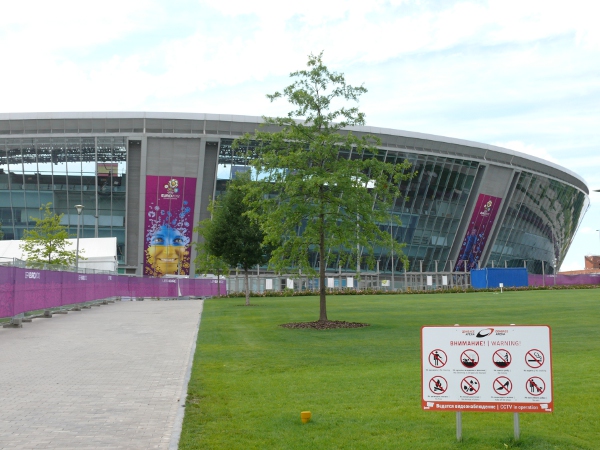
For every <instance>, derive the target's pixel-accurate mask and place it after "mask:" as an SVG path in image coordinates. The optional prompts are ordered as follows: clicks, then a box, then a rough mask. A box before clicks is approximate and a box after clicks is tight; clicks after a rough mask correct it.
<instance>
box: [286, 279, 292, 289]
mask: <svg viewBox="0 0 600 450" xmlns="http://www.w3.org/2000/svg"><path fill="white" fill-rule="evenodd" d="M286 287H287V288H288V289H294V279H293V278H288V279H287V281H286Z"/></svg>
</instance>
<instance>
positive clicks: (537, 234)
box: [488, 172, 589, 274]
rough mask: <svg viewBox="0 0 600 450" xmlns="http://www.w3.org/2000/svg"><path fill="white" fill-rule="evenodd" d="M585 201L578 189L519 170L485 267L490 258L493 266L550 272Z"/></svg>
mask: <svg viewBox="0 0 600 450" xmlns="http://www.w3.org/2000/svg"><path fill="white" fill-rule="evenodd" d="M588 204H589V200H588V198H587V197H586V195H585V194H584V193H583V192H581V191H579V190H578V189H575V188H573V187H571V186H568V185H566V184H564V183H560V182H558V181H556V180H551V179H548V178H546V177H542V176H539V175H535V174H532V173H526V172H522V173H521V175H520V177H519V181H518V184H517V187H516V189H515V192H514V195H513V197H512V199H511V201H510V204H509V207H508V211H507V214H506V217H505V218H504V221H503V222H502V224H501V227H500V232H499V234H498V238H497V239H496V242H495V244H494V246H493V248H492V253H491V256H490V259H489V261H488V267H491V266H492V261H493V262H494V264H495V266H496V267H504V266H506V267H527V269H528V271H529V272H530V273H542V272H544V273H550V274H552V273H554V270H555V267H556V266H557V265H558V266H560V263H561V262H562V260H563V259H564V257H565V255H566V253H567V250H568V248H569V245H570V244H571V239H572V238H573V236H574V235H575V231H576V230H577V226H578V225H579V222H580V221H581V219H582V216H583V213H584V212H585V211H586V209H587V206H588ZM542 261H544V267H542Z"/></svg>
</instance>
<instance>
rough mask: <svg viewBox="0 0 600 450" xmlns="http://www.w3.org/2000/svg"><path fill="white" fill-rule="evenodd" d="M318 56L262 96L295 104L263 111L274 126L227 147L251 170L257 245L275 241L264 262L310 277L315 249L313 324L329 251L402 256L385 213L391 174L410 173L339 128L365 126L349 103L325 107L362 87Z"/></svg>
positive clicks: (354, 96) (322, 316) (392, 190)
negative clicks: (278, 112)
mask: <svg viewBox="0 0 600 450" xmlns="http://www.w3.org/2000/svg"><path fill="white" fill-rule="evenodd" d="M322 55H323V54H322V53H321V54H319V55H317V56H314V55H312V54H311V55H310V56H309V58H308V68H307V69H306V70H300V71H297V72H293V73H291V74H290V76H291V77H293V78H296V81H294V82H293V83H292V84H291V85H289V86H287V87H286V88H285V89H284V90H283V92H282V93H280V92H275V93H274V94H272V95H267V97H268V98H269V99H270V100H271V101H275V100H277V99H279V98H282V97H284V98H285V99H287V101H288V102H289V103H291V104H292V105H293V107H294V108H295V109H293V110H292V111H290V112H289V113H288V115H287V117H275V118H270V117H264V118H263V119H264V125H266V126H271V128H276V129H277V130H278V131H264V130H257V131H256V132H255V134H253V135H248V134H247V135H245V136H243V137H242V138H240V139H238V140H237V141H236V143H235V148H236V149H237V150H236V151H237V152H238V153H243V152H246V153H247V155H248V157H249V159H250V161H251V164H252V166H253V167H254V169H255V172H256V177H255V178H256V181H254V182H253V183H252V184H251V185H250V187H249V188H248V191H247V196H246V202H247V203H248V205H249V207H250V210H249V215H250V217H252V218H254V219H255V220H260V223H261V227H262V230H263V232H264V234H265V242H266V243H267V244H270V245H272V246H273V247H274V248H275V250H274V251H273V252H272V256H271V260H270V263H271V265H272V267H274V268H275V269H277V270H279V271H283V270H289V268H290V267H292V268H295V269H296V270H298V269H301V270H302V272H303V273H313V274H314V273H315V270H314V269H313V264H311V262H310V256H311V253H312V254H313V256H314V253H315V252H316V253H317V256H318V262H319V264H318V266H319V297H320V311H319V321H320V322H326V321H327V306H326V290H325V269H326V266H327V255H328V252H329V251H331V252H337V254H338V255H339V258H340V263H341V264H345V263H346V262H347V261H357V260H358V261H364V262H365V263H366V264H367V265H368V266H369V267H373V265H374V263H375V259H374V249H375V248H378V249H379V248H384V249H389V248H390V247H393V251H394V253H395V254H396V255H399V257H400V258H403V259H404V261H405V263H406V258H405V257H403V256H402V252H401V248H402V247H403V244H400V243H398V242H396V241H393V242H392V239H391V238H390V234H389V224H390V222H391V221H395V222H396V223H399V222H398V220H397V219H396V218H395V216H392V214H391V213H390V211H391V210H392V208H393V206H394V204H395V201H396V199H397V198H398V197H399V196H400V191H399V183H400V181H401V180H406V179H409V178H411V177H412V176H413V175H414V174H413V173H411V172H410V171H409V169H410V164H409V163H408V162H407V161H405V162H404V163H402V164H391V163H387V162H385V160H384V156H382V155H379V154H378V149H377V145H378V144H380V141H379V140H377V139H376V138H375V137H373V136H369V135H360V136H359V135H357V134H354V133H352V132H351V131H350V130H348V129H347V127H351V126H354V125H364V124H365V115H364V114H363V113H362V112H360V111H359V110H358V108H356V107H346V106H341V107H339V108H338V109H334V107H336V106H337V105H338V104H339V103H340V102H347V101H356V100H358V97H359V96H360V95H362V94H364V93H366V92H367V90H366V89H365V88H364V87H363V86H359V87H353V86H351V85H349V84H347V83H346V81H345V79H344V75H343V74H338V73H336V72H331V71H329V70H328V68H327V67H326V66H325V65H324V64H323V61H322ZM273 126H275V127H273ZM358 249H360V250H358ZM350 258H351V259H350Z"/></svg>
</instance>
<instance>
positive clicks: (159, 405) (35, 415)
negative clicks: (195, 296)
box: [0, 300, 203, 450]
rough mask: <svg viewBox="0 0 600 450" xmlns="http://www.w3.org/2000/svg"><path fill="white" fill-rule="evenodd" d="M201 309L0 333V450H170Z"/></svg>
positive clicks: (127, 311)
mask: <svg viewBox="0 0 600 450" xmlns="http://www.w3.org/2000/svg"><path fill="white" fill-rule="evenodd" d="M202 306H203V302H202V301H201V300H187V301H150V300H146V301H144V302H116V303H109V304H108V305H103V306H99V307H93V308H92V309H84V310H82V311H80V312H75V311H72V312H69V314H64V315H62V314H61V315H54V316H53V317H52V318H51V319H41V318H40V319H34V320H33V322H32V323H24V324H23V328H19V329H11V328H0V449H64V450H67V449H169V448H177V443H178V440H179V433H180V431H181V420H182V418H183V411H184V407H183V406H182V405H183V404H184V402H185V393H186V392H187V381H188V379H189V370H190V366H191V363H192V357H193V352H194V349H195V342H196V336H197V332H198V326H199V323H200V316H201V314H202Z"/></svg>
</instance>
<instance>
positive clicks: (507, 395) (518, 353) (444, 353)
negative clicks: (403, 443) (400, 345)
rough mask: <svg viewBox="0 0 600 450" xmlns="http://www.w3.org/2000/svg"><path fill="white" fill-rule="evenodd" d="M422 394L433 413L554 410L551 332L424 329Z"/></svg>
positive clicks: (514, 328)
mask: <svg viewBox="0 0 600 450" xmlns="http://www.w3.org/2000/svg"><path fill="white" fill-rule="evenodd" d="M421 393H422V395H421V406H422V408H423V409H426V410H432V411H487V412H517V413H519V412H552V411H554V399H553V393H552V347H551V331H550V327H548V326H545V325H539V326H515V325H510V326H506V325H500V326H487V325H486V326H468V327H462V326H455V327H441V326H440V327H434V326H432V327H423V328H422V329H421Z"/></svg>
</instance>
